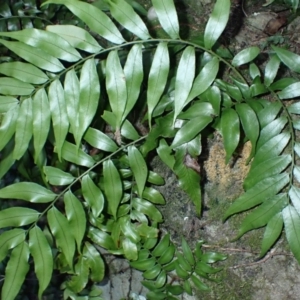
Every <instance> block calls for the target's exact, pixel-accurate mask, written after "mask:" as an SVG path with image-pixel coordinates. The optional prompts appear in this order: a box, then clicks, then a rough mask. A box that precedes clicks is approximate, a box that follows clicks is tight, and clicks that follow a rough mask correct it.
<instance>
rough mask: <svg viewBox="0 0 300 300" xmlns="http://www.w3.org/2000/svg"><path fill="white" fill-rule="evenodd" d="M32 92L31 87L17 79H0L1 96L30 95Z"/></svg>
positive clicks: (32, 88)
mask: <svg viewBox="0 0 300 300" xmlns="http://www.w3.org/2000/svg"><path fill="white" fill-rule="evenodd" d="M33 90H34V87H33V85H31V84H29V83H26V82H23V81H21V80H19V79H15V78H10V77H1V81H0V93H1V94H3V95H9V96H13V95H20V96H26V95H30V94H31V93H32V92H33Z"/></svg>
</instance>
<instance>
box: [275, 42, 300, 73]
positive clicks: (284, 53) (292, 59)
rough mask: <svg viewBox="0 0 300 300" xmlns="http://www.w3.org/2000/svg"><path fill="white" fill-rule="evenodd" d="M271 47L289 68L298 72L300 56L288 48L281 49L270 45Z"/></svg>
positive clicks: (299, 70)
mask: <svg viewBox="0 0 300 300" xmlns="http://www.w3.org/2000/svg"><path fill="white" fill-rule="evenodd" d="M272 49H273V50H274V51H275V53H276V54H277V56H278V57H279V59H280V60H281V61H282V62H283V63H284V64H285V65H286V66H287V67H288V68H290V69H291V70H293V71H295V72H297V73H300V56H299V55H298V54H295V53H293V52H291V51H289V50H286V49H282V48H279V47H276V46H274V45H272Z"/></svg>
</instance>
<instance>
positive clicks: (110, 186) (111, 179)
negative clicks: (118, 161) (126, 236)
mask: <svg viewBox="0 0 300 300" xmlns="http://www.w3.org/2000/svg"><path fill="white" fill-rule="evenodd" d="M103 176H104V191H105V196H106V198H107V201H108V206H109V208H110V211H111V213H112V215H113V216H114V218H115V219H116V218H117V210H118V207H119V204H120V201H121V199H122V196H123V188H122V182H121V178H120V174H119V172H118V170H117V168H116V167H115V165H114V163H113V162H112V161H111V160H106V161H105V162H104V163H103Z"/></svg>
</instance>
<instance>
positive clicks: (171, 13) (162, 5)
mask: <svg viewBox="0 0 300 300" xmlns="http://www.w3.org/2000/svg"><path fill="white" fill-rule="evenodd" d="M152 4H153V6H154V8H155V12H156V14H157V17H158V20H159V22H160V24H161V26H162V28H163V29H164V31H165V32H166V33H167V34H168V35H169V36H170V37H171V38H172V39H178V38H179V23H178V16H177V12H176V8H175V5H174V2H173V0H152Z"/></svg>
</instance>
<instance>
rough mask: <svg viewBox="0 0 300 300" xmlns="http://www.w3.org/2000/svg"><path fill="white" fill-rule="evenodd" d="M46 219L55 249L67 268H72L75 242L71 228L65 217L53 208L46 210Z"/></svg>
mask: <svg viewBox="0 0 300 300" xmlns="http://www.w3.org/2000/svg"><path fill="white" fill-rule="evenodd" d="M47 219H48V222H49V227H50V230H51V232H52V234H53V235H54V237H55V241H56V245H57V248H58V249H59V250H60V251H61V252H62V253H63V255H64V257H65V259H66V261H67V263H68V265H69V267H70V268H71V269H72V268H73V257H74V252H75V240H74V237H73V235H72V234H71V232H72V227H71V225H70V224H69V222H68V220H67V219H66V217H65V216H64V215H63V214H62V213H61V212H60V211H59V210H58V209H57V208H55V207H52V208H50V209H49V210H48V213H47Z"/></svg>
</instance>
